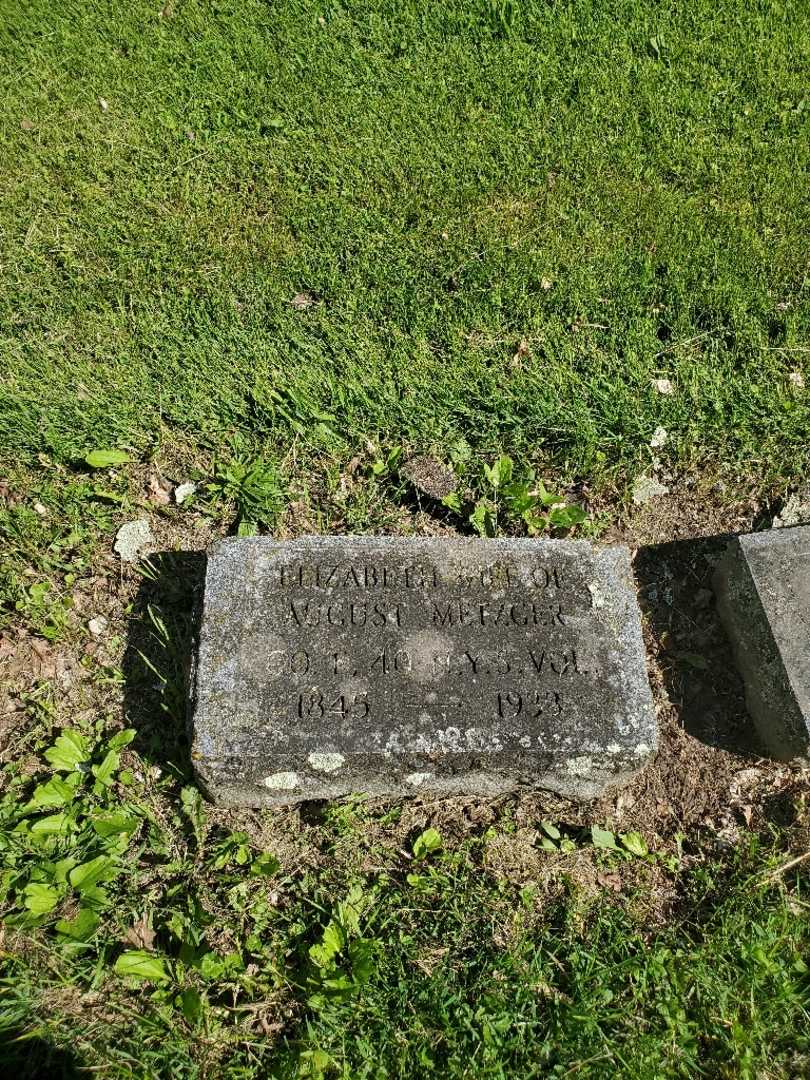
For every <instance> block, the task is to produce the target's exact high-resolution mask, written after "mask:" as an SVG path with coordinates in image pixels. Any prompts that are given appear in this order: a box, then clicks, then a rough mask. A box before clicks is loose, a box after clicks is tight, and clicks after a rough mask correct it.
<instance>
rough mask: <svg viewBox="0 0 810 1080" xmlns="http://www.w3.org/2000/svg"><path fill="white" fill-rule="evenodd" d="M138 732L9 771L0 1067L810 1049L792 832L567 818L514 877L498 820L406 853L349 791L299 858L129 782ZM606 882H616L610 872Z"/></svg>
mask: <svg viewBox="0 0 810 1080" xmlns="http://www.w3.org/2000/svg"><path fill="white" fill-rule="evenodd" d="M131 734H134V732H133V733H131ZM129 737H131V735H130V736H128V735H124V734H122V735H121V736H119V737H118V738H117V739H115V740H113V741H110V740H106V741H105V740H100V741H99V742H97V743H96V745H95V747H94V745H93V744H94V742H95V740H94V739H93V738H92V737H90V736H81V737H79V736H70V737H67V738H66V737H65V736H64V735H63V736H62V737H60V739H59V740H58V741H57V742H56V743H55V744H54V748H52V749H49V750H47V751H46V752H45V753H44V754H42V755H41V757H40V759H39V769H38V770H37V774H36V775H35V776H33V777H32V776H31V775H30V771H29V775H21V774H20V770H19V769H18V768H16V767H15V766H8V767H6V769H5V780H6V784H7V795H6V797H5V799H4V801H3V804H2V807H0V815H1V816H2V824H3V830H2V844H1V845H0V847H1V849H2V865H3V867H4V869H3V877H2V884H3V890H4V892H5V907H6V934H7V939H6V942H7V951H6V952H5V963H4V967H5V971H4V974H3V977H2V981H0V990H2V995H3V1001H4V1010H3V1013H2V1016H0V1056H3V1057H4V1060H5V1063H6V1066H7V1067H9V1068H10V1067H11V1065H12V1063H13V1064H14V1066H15V1068H16V1069H17V1074H18V1075H21V1076H22V1077H34V1076H39V1075H43V1076H44V1075H48V1076H52V1075H58V1072H57V1071H56V1070H57V1067H58V1062H59V1057H58V1054H59V1053H60V1052H61V1053H65V1054H72V1055H73V1059H74V1062H75V1063H76V1064H77V1065H84V1066H88V1067H95V1068H96V1069H98V1068H101V1070H102V1074H103V1075H105V1076H112V1077H119V1076H120V1077H125V1076H144V1077H164V1076H165V1077H183V1078H186V1077H198V1076H199V1077H206V1076H211V1075H218V1076H227V1077H253V1076H257V1077H258V1076H270V1075H272V1076H287V1077H293V1076H295V1077H306V1076H312V1077H324V1078H326V1077H333V1076H343V1077H351V1078H355V1077H369V1078H371V1077H374V1078H381V1077H402V1078H403V1080H404V1078H406V1077H416V1076H425V1077H428V1076H433V1075H436V1074H437V1073H438V1072H441V1073H442V1074H443V1075H447V1076H452V1077H499V1078H500V1077H511V1076H537V1075H543V1076H568V1075H571V1074H572V1073H574V1072H576V1073H578V1074H579V1075H582V1076H586V1077H588V1076H591V1077H601V1076H621V1077H644V1078H646V1077H649V1078H650V1080H652V1078H656V1080H657V1078H663V1077H694V1076H707V1077H735V1078H736V1077H750V1078H752V1080H753V1078H754V1077H761V1076H768V1077H789V1076H799V1075H804V1072H805V1070H806V1069H807V1067H808V1065H809V1064H810V1034H809V1033H810V974H808V965H807V962H806V957H807V953H808V948H810V920H808V918H807V907H808V903H807V898H806V877H802V876H801V874H800V872H799V868H798V866H791V867H787V868H786V869H784V870H783V868H782V866H780V862H784V860H785V852H784V848H783V846H782V845H783V842H784V840H785V839H786V837H784V836H778V835H776V834H774V835H772V836H771V837H770V838H769V839H768V840H764V839H757V837H755V836H754V835H753V834H748V835H747V836H743V837H741V839H740V842H739V844H738V846H737V848H736V850H734V851H733V852H731V853H729V854H727V855H726V856H725V858H722V859H717V858H716V857H715V858H711V857H708V855H709V853H708V852H707V851H700V850H697V849H693V850H692V851H689V852H684V851H683V850H682V848H681V846H680V844H679V845H677V846H671V847H670V848H669V850H662V851H660V852H656V851H653V852H650V851H649V850H648V848H647V845H646V843H645V842H644V841H643V839H642V838H641V836H640V835H639V834H628V835H627V836H623V837H621V838H616V837H614V834H613V833H611V832H609V831H608V832H604V831H599V830H593V833H592V834H591V833H590V832H588V831H587V830H584V829H571V828H570V827H569V828H568V829H566V830H564V834H563V837H564V840H563V841H559V840H557V841H554V842H549V841H547V844H548V847H549V850H548V851H546V852H545V853H544V854H543V855H542V856H541V863H542V859H545V860H546V862H547V866H546V868H545V872H542V871H541V873H540V876H539V878H538V879H537V880H534V881H528V882H527V881H525V880H524V881H520V880H515V879H514V878H512V879H510V878H509V877H508V876H506V875H504V874H503V873H501V872H499V870H498V868H497V850H498V846H499V845H500V844H501V843H502V842H503V841H504V840H505V839H506V840H508V838H509V837H510V835H512V834H514V825H512V824H510V821H509V815H508V813H507V814H506V815H504V816H503V817H502V818H501V820H500V821H499V823H498V824H497V825H493V826H490V827H489V828H488V829H486V830H485V831H481V832H479V833H478V834H477V835H471V836H469V837H468V839H466V840H463V841H460V842H459V841H457V842H454V843H453V844H450V845H446V846H445V845H443V844H442V840H441V836H440V834H439V833H438V832H437V831H436V830H428V831H427V832H425V833H423V834H421V837H420V836H417V837H416V838H414V839H412V840H411V841H410V842H409V843H408V846H407V849H406V848H402V847H400V848H399V849H397V847H396V845H395V844H393V843H392V838H391V836H390V835H386V827H390V826H392V825H395V824H396V822H397V819H398V817H399V814H400V811H399V810H398V809H397V808H394V809H392V810H388V811H387V812H386V811H382V812H380V811H374V810H371V809H368V808H366V807H365V806H364V805H363V804H362V802H354V803H348V804H345V805H343V806H338V807H334V808H332V809H331V810H328V811H327V812H326V814H325V816H324V818H323V820H322V821H321V822H320V823H319V824H318V825H317V826H315V830H314V831H315V834H316V836H317V843H318V844H319V846H320V847H321V850H322V855H323V856H324V857H323V858H322V859H321V864H320V866H319V868H318V870H317V871H316V872H313V871H306V870H303V869H301V868H298V870H297V871H296V872H295V873H290V872H289V869H288V868H287V867H285V866H284V865H283V864H282V862H281V861H280V860H278V859H276V858H275V857H274V856H273V855H272V854H270V853H268V852H264V853H263V852H262V851H261V849H260V848H259V847H258V846H257V845H256V842H255V839H253V838H251V837H250V836H249V835H248V834H247V833H245V832H238V831H237V832H233V831H231V830H230V828H228V827H223V825H222V824H217V823H216V822H215V821H213V820H212V819H211V818H210V817H209V816H208V815H207V814H206V812H205V810H204V808H203V806H202V803H201V800H200V797H199V795H198V794H197V792H196V791H195V789H194V788H192V787H189V786H187V787H185V788H183V790H182V792H178V788H177V784H176V781H175V779H174V778H166V779H163V780H160V781H159V782H158V784H157V785H156V787H155V789H154V790H152V791H149V792H148V793H147V794H145V793H144V791H143V787H142V785H141V784H139V783H138V782H137V780H136V777H135V776H134V775H133V772H132V771H131V769H129V768H127V767H126V764H127V762H126V760H125V756H126V742H127V738H129ZM77 762H86V763H87V764H86V765H84V766H83V767H82V768H81V769H79V770H78V771H77V769H76V763H77ZM27 771H28V770H27ZM55 777H56V778H57V779H56V782H55V780H54V778H55ZM37 781H38V783H37ZM178 794H179V795H180V797H179V798H178ZM160 796H162V797H163V800H164V801H163V807H162V811H161V812H159V813H157V812H156V811H157V810H158V806H159V805H160V804H159V802H158V801H157V798H159V797H160ZM167 798H168V799H169V800H170V801H169V802H168V804H167V802H166V800H167ZM167 805H168V806H169V807H171V809H169V810H168V813H167V810H166V806H167ZM544 828H545V829H546V830H547V834H548V835H553V836H556V837H559V831H558V830H556V829H555V828H554V827H553V826H551V825H546V826H544ZM561 847H562V849H563V850H560V848H561ZM371 864H373V866H374V869H373V870H369V869H368V867H369V865H371ZM617 873H619V874H620V875H621V878H622V886H621V891H622V895H621V896H616V894H615V893H613V894H611V892H610V889H609V888H608V887H605V886H603V885H602V884H600V882H601V881H602V880H603V876H605V875H606V876H607V877H608V878H610V877H611V876H612V878H613V879H614V880H615V879H616V876H617ZM673 889H674V890H675V891H676V892H677V894H678V897H679V900H678V904H677V905H676V906H675V907H674V909H672V910H671V911H670V912H669V913H668V918H667V919H666V924H665V925H664V926H661V925H660V924H659V926H658V927H655V925H654V924H655V917H654V915H653V909H654V908H655V907H656V900H655V897H656V895H657V894H660V893H664V892H667V891H669V892H671V891H672V890H673ZM133 927H135V928H139V930H138V932H139V934H140V935H141V936H140V938H136V939H135V940H133V939H132V936H131V935H132V933H133V930H132V928H133ZM37 928H39V930H38V931H37ZM19 933H25V934H27V937H24V938H18V937H16V936H15V935H16V934H19ZM9 945H10V946H11V948H10V949H9V948H8V946H9ZM66 1075H71V1074H70V1073H69V1072H68V1073H66Z"/></svg>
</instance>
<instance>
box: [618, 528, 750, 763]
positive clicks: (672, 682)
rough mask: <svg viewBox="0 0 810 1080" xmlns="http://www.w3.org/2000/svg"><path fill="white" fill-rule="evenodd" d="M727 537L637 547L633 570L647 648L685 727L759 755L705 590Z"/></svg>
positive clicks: (698, 735) (725, 642) (708, 589)
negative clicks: (654, 658)
mask: <svg viewBox="0 0 810 1080" xmlns="http://www.w3.org/2000/svg"><path fill="white" fill-rule="evenodd" d="M730 539H731V535H730V534H721V535H718V536H706V537H701V538H699V539H696V540H677V541H673V542H671V543H667V544H655V545H651V546H649V547H644V548H640V549H639V551H638V554H637V556H636V560H635V567H634V568H635V573H636V578H637V582H638V585H639V602H640V605H641V608H642V611H643V612H644V613H645V615H646V616H647V617H648V630H649V634H648V641H647V646H648V649H652V651H653V653H654V654H655V656H656V658H657V660H658V666H659V669H660V671H661V672H662V676H663V683H664V688H665V690H666V692H667V695H668V697H669V700H670V701H671V703H672V704H673V706H674V707H675V709H676V710H677V714H678V716H679V719H680V722H681V724H682V725H683V727H684V728H685V730H686V731H687V732H688V733H689V734H690V735H692V736H693V737H694V738H695V739H697V740H699V741H700V742H702V743H705V744H707V745H709V746H714V747H719V748H721V749H724V750H729V751H732V752H734V753H737V754H743V755H750V756H753V757H762V756H766V752H765V750H764V749H763V747H762V745H761V743H760V741H759V738H758V736H757V733H756V729H755V727H754V724H753V722H752V720H751V718H750V716H749V714H748V712H747V710H746V707H745V694H744V688H743V683H742V680H741V678H740V676H739V674H738V672H737V668H736V666H735V662H734V656H733V653H732V649H731V643H730V642H729V639H728V636H727V634H726V631H725V629H724V627H723V625H722V622H721V621H720V617H719V614H718V611H717V606H716V602H715V596H714V591H713V589H712V576H713V574H714V571H715V569H716V567H717V563H718V561H719V559H720V558H721V557H722V555H723V553H724V551H725V549H726V545H727V544H728V541H729V540H730Z"/></svg>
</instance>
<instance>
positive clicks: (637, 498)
mask: <svg viewBox="0 0 810 1080" xmlns="http://www.w3.org/2000/svg"><path fill="white" fill-rule="evenodd" d="M668 494H669V488H668V487H666V485H664V484H662V483H661V482H660V481H659V480H656V479H655V477H654V476H639V478H638V479H637V480H636V482H635V484H633V490H632V497H633V502H634V503H636V504H637V505H638V506H643V505H644V503H648V502H649V501H650V499H654V498H656V497H657V496H658V495H668Z"/></svg>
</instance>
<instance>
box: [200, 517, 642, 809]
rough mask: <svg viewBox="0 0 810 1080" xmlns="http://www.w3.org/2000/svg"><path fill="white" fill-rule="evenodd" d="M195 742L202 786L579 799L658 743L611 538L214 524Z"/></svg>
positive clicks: (292, 792)
mask: <svg viewBox="0 0 810 1080" xmlns="http://www.w3.org/2000/svg"><path fill="white" fill-rule="evenodd" d="M192 726H193V750H192V756H193V760H194V764H195V767H196V770H197V773H198V776H199V779H200V781H201V783H202V785H203V786H204V788H205V789H206V790H207V791H208V793H209V794H210V796H211V797H212V798H213V799H215V800H216V801H217V802H220V803H223V804H228V805H245V806H261V805H270V804H278V803H289V802H295V801H297V800H301V799H331V798H335V797H337V796H340V795H345V794H347V793H349V792H367V793H371V794H384V795H406V794H407V795H413V794H416V793H419V794H426V795H430V796H436V795H442V794H459V793H469V794H479V795H494V794H497V793H500V792H503V791H507V790H510V789H513V788H516V787H520V786H527V787H544V788H550V789H552V790H554V791H558V792H562V793H565V794H568V795H573V796H578V797H585V798H588V797H591V796H594V795H596V794H598V793H599V792H601V791H602V790H603V789H604V788H605V787H606V785H608V784H610V783H612V782H616V781H619V780H622V779H624V778H625V777H627V776H629V775H630V774H632V773H633V772H635V771H636V770H637V769H638V768H639V767H640V766H641V765H642V764H643V763H644V761H645V760H646V759H647V757H648V756H649V755H650V754H651V752H652V751H653V749H654V748H655V745H656V720H655V711H654V707H653V702H652V696H651V693H650V687H649V683H648V681H647V674H646V665H645V655H644V647H643V644H642V637H641V627H640V621H639V612H638V607H637V603H636V594H635V589H634V585H633V580H632V575H631V571H630V557H629V552H628V551H627V549H626V548H624V547H612V548H594V547H593V546H592V545H590V544H588V543H586V542H584V541H563V540H550V541H539V540H461V539H459V540H450V541H448V540H439V539H405V538H385V537H341V538H338V537H309V538H304V539H301V540H295V541H289V542H280V541H275V540H272V539H267V538H253V539H236V540H226V541H222V542H221V543H219V544H217V545H216V546H215V547H214V548H213V549H212V550H211V551H210V552H209V555H208V568H207V575H206V584H205V598H204V608H203V612H202V620H201V627H200V636H199V653H198V659H197V663H196V670H195V673H194V678H193V688H192Z"/></svg>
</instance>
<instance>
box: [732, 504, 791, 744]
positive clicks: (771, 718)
mask: <svg viewBox="0 0 810 1080" xmlns="http://www.w3.org/2000/svg"><path fill="white" fill-rule="evenodd" d="M715 591H716V593H717V598H718V608H719V611H720V614H721V617H722V619H723V622H724V624H725V626H726V630H727V631H728V634H729V637H730V638H731V642H732V645H733V646H734V651H735V654H736V658H737V665H738V667H739V669H740V673H741V674H742V676H743V680H744V682H745V697H746V702H747V705H748V710H749V712H750V713H751V716H752V717H753V719H754V722H755V724H756V725H757V729H758V731H759V733H760V736H761V738H762V741H763V742H764V743H765V746H766V747H767V748H768V750H769V751H770V753H772V754H773V755H774V757H777V758H780V759H782V760H789V759H791V758H793V757H799V756H806V755H807V753H808V748H809V747H810V526H807V525H805V526H802V527H800V528H795V529H773V530H771V531H770V532H761V533H752V534H750V535H748V536H738V537H736V538H735V539H734V540H732V541H731V543H730V544H729V547H728V551H727V553H726V556H725V558H724V559H723V561H722V562H721V563H720V565H719V567H718V570H717V574H716V575H715Z"/></svg>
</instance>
